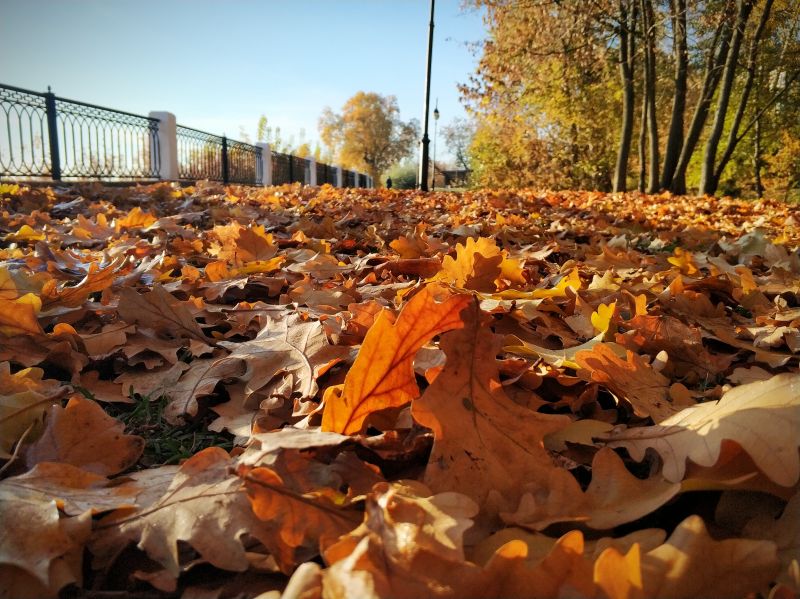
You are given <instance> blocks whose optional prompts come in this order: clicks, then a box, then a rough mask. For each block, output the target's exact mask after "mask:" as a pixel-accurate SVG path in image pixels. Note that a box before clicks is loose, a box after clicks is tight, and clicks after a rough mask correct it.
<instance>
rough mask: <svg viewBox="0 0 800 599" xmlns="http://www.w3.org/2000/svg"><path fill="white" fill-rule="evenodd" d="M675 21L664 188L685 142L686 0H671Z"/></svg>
mask: <svg viewBox="0 0 800 599" xmlns="http://www.w3.org/2000/svg"><path fill="white" fill-rule="evenodd" d="M670 12H671V21H672V34H673V42H672V51H673V54H674V56H675V95H674V96H673V99H672V118H671V119H670V125H669V137H667V147H666V149H665V150H664V164H663V166H662V167H661V188H662V189H667V188H668V187H669V186H670V183H671V182H672V177H673V175H674V174H675V169H676V168H677V166H678V158H680V155H681V147H682V146H683V117H684V113H685V112H686V88H687V78H688V66H689V52H688V49H687V41H686V0H670Z"/></svg>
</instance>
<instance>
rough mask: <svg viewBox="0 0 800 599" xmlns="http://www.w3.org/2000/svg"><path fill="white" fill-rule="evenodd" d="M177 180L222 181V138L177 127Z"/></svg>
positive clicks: (188, 128)
mask: <svg viewBox="0 0 800 599" xmlns="http://www.w3.org/2000/svg"><path fill="white" fill-rule="evenodd" d="M176 130H177V136H178V179H180V180H181V181H197V180H198V179H208V180H210V181H222V138H221V137H220V136H219V135H212V134H211V133H206V132H205V131H198V130H197V129H192V128H191V127H184V126H183V125H178V126H177V127H176Z"/></svg>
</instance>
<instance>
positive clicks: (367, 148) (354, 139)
mask: <svg viewBox="0 0 800 599" xmlns="http://www.w3.org/2000/svg"><path fill="white" fill-rule="evenodd" d="M418 130H419V126H418V124H417V122H416V120H413V119H412V120H411V121H409V122H404V121H403V120H401V119H400V109H399V107H398V105H397V98H396V97H395V96H381V95H380V94H376V93H371V92H363V91H359V92H358V93H356V94H355V95H354V96H353V97H351V98H350V99H349V100H348V101H347V102H345V104H344V106H343V107H342V111H341V113H335V112H333V111H332V110H331V108H330V107H328V108H326V109H325V110H324V111H323V113H322V116H321V117H320V119H319V133H320V137H321V138H322V141H323V143H324V144H325V145H327V146H328V147H329V148H330V149H331V152H332V154H333V155H334V157H335V159H336V160H337V162H338V163H339V164H341V165H343V166H345V167H347V168H357V169H360V170H364V171H366V172H367V173H368V174H369V175H370V176H372V178H373V179H374V180H375V181H376V182H378V181H381V180H382V175H383V173H384V172H386V171H387V170H388V169H389V167H391V166H392V165H393V164H395V163H397V162H398V161H399V160H401V159H402V158H404V157H406V156H407V155H408V154H409V153H410V152H411V150H412V149H413V147H414V141H415V140H416V138H417V137H418Z"/></svg>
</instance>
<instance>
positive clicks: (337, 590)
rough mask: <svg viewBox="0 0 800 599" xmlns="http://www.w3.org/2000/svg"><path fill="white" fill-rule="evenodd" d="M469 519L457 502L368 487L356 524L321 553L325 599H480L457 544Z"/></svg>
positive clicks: (467, 505) (477, 577) (474, 575)
mask: <svg viewBox="0 0 800 599" xmlns="http://www.w3.org/2000/svg"><path fill="white" fill-rule="evenodd" d="M477 511H478V506H476V505H475V504H474V503H473V502H472V501H471V500H470V499H469V498H467V497H465V496H464V495H460V494H458V493H440V494H438V495H431V494H430V491H429V490H428V489H426V488H425V487H424V486H423V485H421V484H419V483H415V482H413V481H408V482H407V483H405V484H400V483H393V484H389V483H381V484H378V485H376V487H375V490H374V492H373V494H372V495H371V496H370V498H369V499H368V502H367V512H366V515H365V518H364V523H363V524H361V525H360V526H359V527H358V528H356V529H355V530H354V531H352V532H351V533H350V534H348V535H346V536H343V537H342V538H341V539H340V540H339V542H337V543H336V544H335V545H332V546H330V547H328V548H327V549H326V550H325V553H324V557H325V561H326V563H328V564H329V565H330V567H329V568H328V569H326V570H324V571H323V587H324V594H325V596H326V597H335V598H337V599H338V598H342V599H344V598H346V597H356V596H357V597H374V598H378V597H396V598H398V599H402V598H408V599H412V598H416V597H479V596H482V594H481V585H480V582H481V576H482V573H481V571H480V569H479V568H478V567H477V566H475V565H474V564H470V563H468V562H466V561H464V550H463V542H462V536H463V534H464V531H465V530H466V529H467V528H469V527H470V526H471V524H472V520H471V519H470V518H471V517H472V516H474V515H475V514H476V513H477Z"/></svg>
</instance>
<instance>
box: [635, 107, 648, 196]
mask: <svg viewBox="0 0 800 599" xmlns="http://www.w3.org/2000/svg"><path fill="white" fill-rule="evenodd" d="M646 143H647V102H645V101H644V98H642V117H641V119H640V120H639V186H638V187H637V189H638V190H639V192H641V193H644V186H645V183H646V174H647V168H646V167H645V162H646V161H647V146H646V145H645V144H646Z"/></svg>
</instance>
